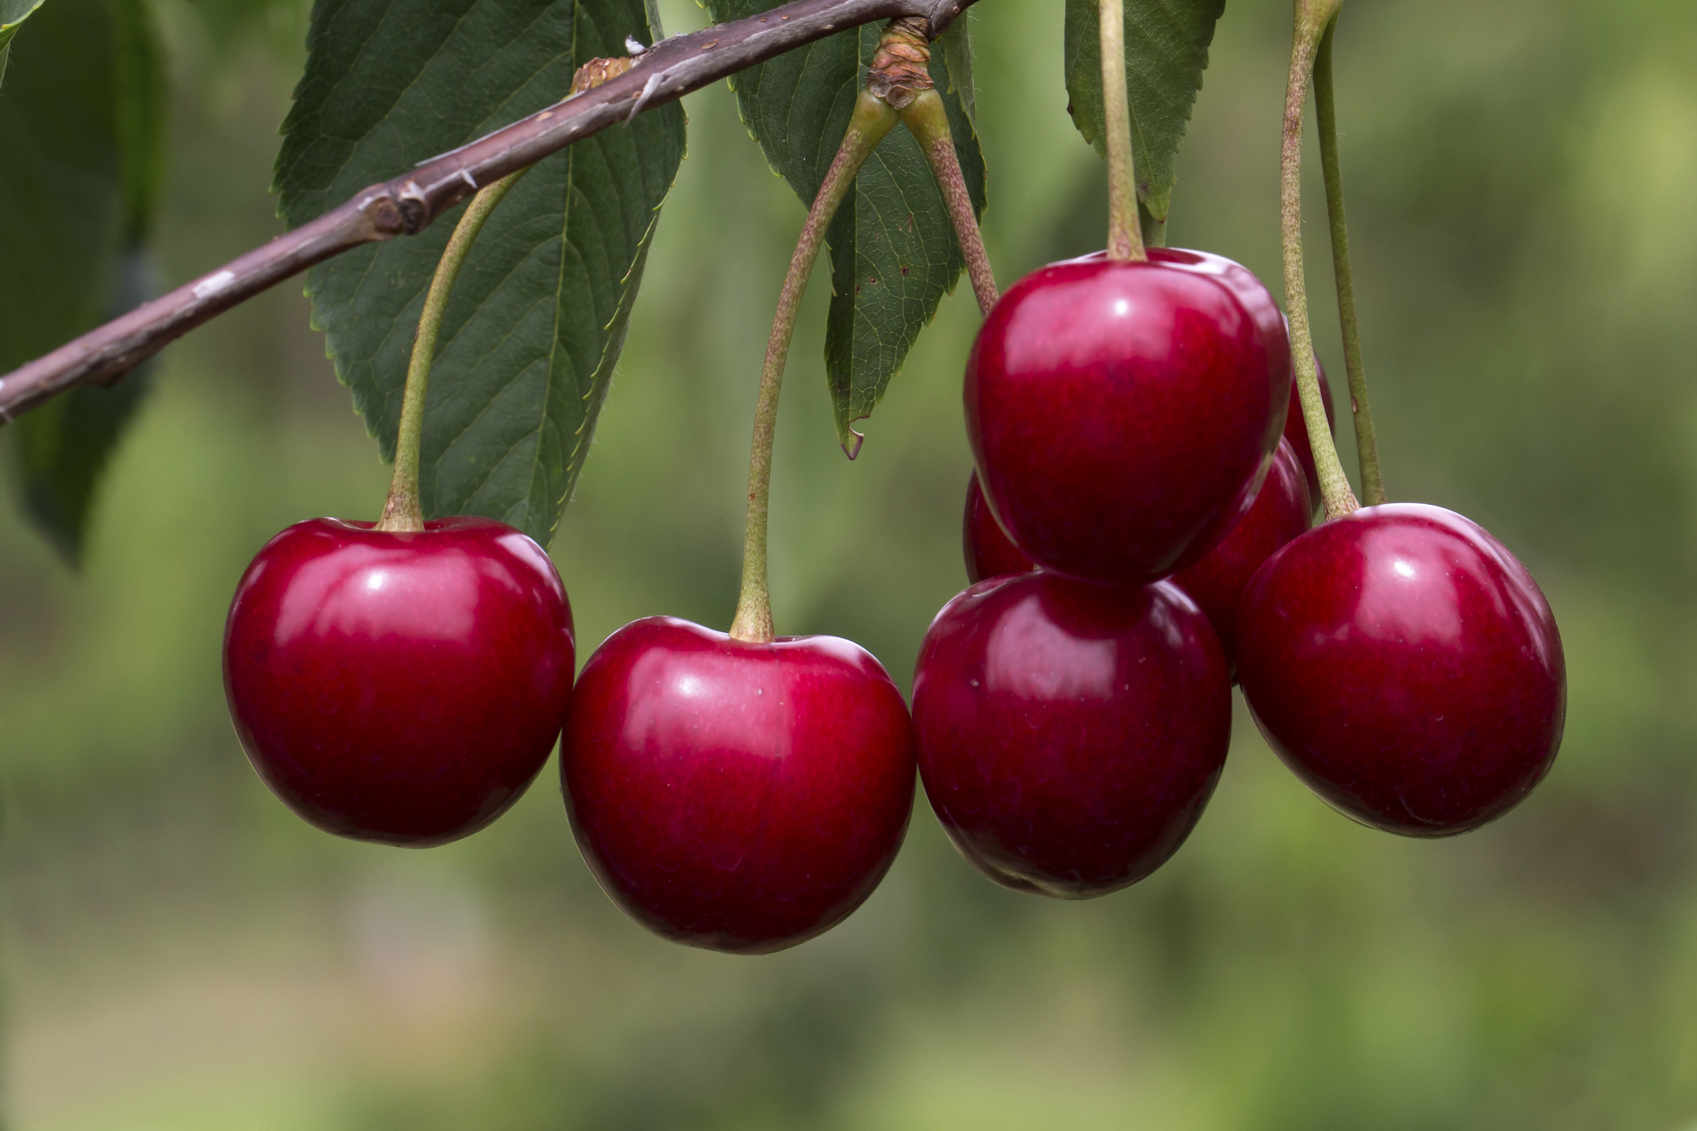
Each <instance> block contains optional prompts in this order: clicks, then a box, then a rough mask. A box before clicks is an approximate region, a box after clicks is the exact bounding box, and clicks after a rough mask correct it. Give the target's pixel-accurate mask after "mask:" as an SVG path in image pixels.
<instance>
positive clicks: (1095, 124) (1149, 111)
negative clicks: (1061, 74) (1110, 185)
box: [1065, 0, 1226, 222]
mask: <svg viewBox="0 0 1697 1131" xmlns="http://www.w3.org/2000/svg"><path fill="white" fill-rule="evenodd" d="M1225 7H1226V0H1125V75H1126V93H1127V96H1128V98H1129V101H1130V102H1131V145H1132V161H1133V163H1134V164H1135V166H1136V168H1137V195H1138V197H1139V199H1141V200H1142V202H1143V206H1144V208H1146V209H1147V210H1148V211H1149V214H1150V215H1151V216H1153V217H1154V218H1155V219H1156V220H1158V221H1161V222H1165V221H1166V218H1167V209H1168V206H1169V205H1170V204H1171V202H1172V195H1173V182H1174V180H1175V179H1176V176H1177V173H1176V161H1177V158H1178V147H1179V143H1180V142H1182V141H1183V140H1184V130H1185V127H1186V126H1187V125H1189V124H1190V109H1191V107H1192V106H1193V105H1195V103H1196V94H1197V92H1198V91H1199V90H1201V89H1202V72H1203V71H1204V70H1206V69H1207V67H1208V45H1209V44H1210V43H1212V42H1213V41H1214V23H1215V21H1216V20H1218V19H1219V18H1220V15H1221V13H1223V12H1224V11H1225ZM1065 58H1066V84H1067V94H1068V96H1069V97H1070V98H1071V100H1072V101H1071V104H1070V106H1069V107H1068V108H1069V109H1070V110H1071V112H1072V120H1073V124H1074V125H1076V126H1077V127H1078V131H1079V132H1080V133H1082V134H1083V135H1084V140H1085V141H1088V142H1089V143H1090V144H1091V145H1093V146H1095V147H1096V152H1097V153H1099V154H1102V155H1104V156H1106V154H1107V138H1106V135H1105V133H1104V132H1103V124H1102V117H1103V111H1102V38H1101V23H1100V17H1099V16H1098V10H1097V5H1096V0H1067V10H1066V55H1065Z"/></svg>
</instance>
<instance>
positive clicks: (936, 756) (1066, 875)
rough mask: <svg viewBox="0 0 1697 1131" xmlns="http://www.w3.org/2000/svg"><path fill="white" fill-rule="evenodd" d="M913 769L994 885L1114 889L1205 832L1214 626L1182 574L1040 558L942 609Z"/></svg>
mask: <svg viewBox="0 0 1697 1131" xmlns="http://www.w3.org/2000/svg"><path fill="white" fill-rule="evenodd" d="M913 720H914V734H915V736H916V738H917V740H918V745H919V772H920V776H921V778H922V779H923V780H924V782H925V793H926V796H928V797H929V798H930V800H931V807H932V809H934V810H935V811H936V814H937V819H938V820H939V821H941V822H942V825H943V828H944V829H945V830H946V831H947V832H948V835H949V838H950V839H951V840H952V841H954V843H955V847H956V848H958V849H959V850H960V852H961V854H962V855H963V856H965V857H966V858H967V860H969V861H970V862H971V863H972V864H973V865H975V866H976V867H977V868H978V869H979V870H980V871H982V872H983V873H984V874H985V875H987V876H989V877H990V878H991V879H993V880H995V881H996V882H997V883H1000V884H1004V885H1006V886H1008V887H1011V888H1014V889H1016V890H1020V891H1028V892H1035V893H1039V894H1042V895H1049V896H1055V897H1058V898H1062V899H1084V898H1088V897H1091V896H1097V895H1103V894H1106V893H1107V892H1111V891H1115V890H1117V889H1119V888H1122V887H1125V886H1126V885H1128V884H1132V883H1135V882H1137V881H1138V880H1140V879H1142V878H1143V877H1144V876H1147V875H1148V874H1149V873H1150V872H1153V871H1154V870H1155V869H1156V868H1158V867H1160V866H1161V864H1162V863H1164V862H1165V861H1166V860H1167V859H1168V858H1169V857H1170V856H1172V854H1173V853H1174V852H1176V851H1177V850H1178V847H1179V845H1181V844H1183V843H1184V839H1185V837H1187V836H1189V835H1190V830H1191V829H1192V828H1193V827H1194V826H1195V824H1196V821H1197V819H1198V818H1199V817H1200V816H1201V815H1202V810H1203V807H1204V806H1206V805H1207V803H1208V798H1209V797H1210V796H1211V795H1212V794H1213V792H1214V785H1215V783H1216V782H1217V781H1218V780H1219V777H1220V771H1221V769H1222V768H1223V767H1224V765H1225V759H1226V748H1227V746H1229V745H1230V743H1231V685H1230V682H1229V681H1228V679H1227V676H1226V662H1225V657H1224V656H1223V655H1222V654H1221V652H1220V646H1219V643H1218V641H1216V640H1215V638H1214V630H1213V629H1212V628H1210V627H1209V626H1208V619H1207V618H1206V617H1205V616H1203V615H1202V612H1201V610H1199V609H1198V608H1197V607H1196V605H1195V603H1194V602H1192V601H1191V600H1190V598H1188V597H1186V596H1185V595H1184V594H1183V593H1182V592H1181V591H1180V590H1178V589H1177V588H1176V587H1174V586H1173V585H1172V584H1171V583H1168V582H1160V583H1157V584H1154V585H1150V586H1135V587H1129V588H1114V587H1108V586H1098V585H1090V584H1086V583H1083V582H1077V581H1071V580H1069V579H1066V578H1063V577H1060V576H1058V575H1056V574H1053V573H1050V572H1048V571H1047V570H1039V571H1037V572H1035V573H1026V574H1016V575H1012V576H1007V577H999V578H993V579H991V580H989V581H981V582H979V583H978V584H977V585H974V586H972V587H971V588H969V589H967V590H966V591H965V592H964V593H961V594H960V595H959V596H957V597H955V599H954V600H952V601H950V602H949V603H948V604H947V605H945V606H944V607H943V611H942V612H940V613H938V614H937V619H936V620H935V621H933V622H932V625H931V629H930V631H929V632H927V633H926V635H925V643H924V644H923V645H922V646H921V649H920V653H919V662H918V666H917V668H916V670H915V674H914V681H913Z"/></svg>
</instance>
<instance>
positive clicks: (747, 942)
mask: <svg viewBox="0 0 1697 1131" xmlns="http://www.w3.org/2000/svg"><path fill="white" fill-rule="evenodd" d="M561 749H562V756H561V758H560V769H561V775H562V782H563V784H564V787H565V796H566V807H567V810H568V812H569V813H570V815H571V821H572V829H573V831H574V832H575V833H576V835H577V841H578V845H579V846H580V847H581V848H582V849H583V853H584V856H585V858H586V859H587V860H588V861H589V864H590V867H591V869H592V870H593V871H594V873H595V875H596V878H597V879H599V880H600V882H601V886H602V888H603V889H605V890H606V892H607V894H608V895H609V896H610V897H612V899H613V901H614V902H615V903H617V904H618V905H619V906H620V907H622V908H623V909H624V910H625V911H626V912H627V913H629V914H630V915H631V917H632V918H634V919H636V920H637V921H638V922H640V923H642V924H643V925H644V926H647V927H648V928H650V929H651V930H653V931H655V932H657V933H658V934H661V935H663V936H665V937H666V938H669V939H673V940H675V941H677V942H682V943H688V944H690V945H692V946H700V947H708V948H711V949H714V950H723V951H731V952H734V953H741V954H764V953H768V952H770V951H774V950H782V949H783V948H785V947H788V946H794V945H795V944H796V943H799V942H803V941H805V940H807V939H809V938H812V937H813V936H814V935H817V934H819V933H820V932H822V931H825V930H827V929H829V928H830V927H832V926H834V925H836V924H837V923H839V922H841V921H842V920H843V919H844V918H845V917H847V916H848V914H849V913H850V912H852V911H853V910H854V909H855V908H857V907H859V906H860V904H861V903H862V902H863V901H864V900H865V899H866V897H867V896H868V895H870V894H871V893H872V889H873V888H875V887H877V886H878V881H879V880H880V879H882V878H883V876H884V873H885V871H886V870H888V869H889V867H890V862H891V861H892V860H894V859H895V856H896V850H897V849H899V848H900V847H901V842H902V837H903V835H904V834H905V832H906V829H907V821H908V815H909V813H910V812H911V810H912V808H913V787H914V760H913V729H912V724H911V722H910V721H909V718H908V713H907V704H905V703H904V702H903V701H902V697H901V693H900V692H899V691H897V690H896V687H895V684H893V683H891V682H890V677H889V675H888V674H886V673H885V671H884V668H883V667H882V666H881V665H880V664H879V663H878V661H877V660H875V659H874V658H873V657H872V656H871V654H870V653H868V652H867V651H865V650H864V649H862V648H860V647H859V646H857V645H855V644H851V643H850V642H848V641H847V640H841V639H838V638H837V637H834V636H804V637H794V638H789V637H779V638H778V639H776V640H774V641H772V642H770V643H766V644H756V643H750V642H745V641H741V640H737V639H734V638H732V637H730V636H727V635H726V634H725V633H722V632H715V631H713V630H711V629H707V628H703V627H701V626H700V625H697V624H691V623H690V622H688V621H683V620H677V619H674V618H671V617H649V618H646V619H644V620H639V621H635V622H633V623H631V624H628V625H626V626H625V627H624V628H621V629H620V630H619V631H618V632H616V633H614V634H613V635H612V636H610V637H608V638H607V641H606V642H605V643H604V644H602V645H601V647H600V648H598V649H596V651H595V654H594V655H593V656H591V657H590V659H589V662H588V663H587V664H585V665H584V669H583V675H582V677H581V678H580V679H579V680H578V686H577V690H576V691H575V692H574V693H573V696H572V708H571V713H570V716H569V718H568V719H567V722H566V731H565V740H564V742H563V744H562V748H561Z"/></svg>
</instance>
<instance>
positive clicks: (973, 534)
mask: <svg viewBox="0 0 1697 1131" xmlns="http://www.w3.org/2000/svg"><path fill="white" fill-rule="evenodd" d="M961 551H962V555H963V556H964V557H965V559H966V579H967V580H968V581H972V582H977V581H983V580H984V579H985V578H989V577H1000V576H1002V575H1003V574H1004V573H1030V572H1031V571H1032V570H1034V569H1036V568H1037V563H1036V562H1034V561H1032V560H1031V559H1030V557H1028V556H1027V555H1026V553H1025V551H1024V550H1022V549H1020V548H1019V547H1018V546H1016V545H1014V544H1013V541H1012V540H1011V539H1010V538H1009V537H1008V536H1007V534H1006V532H1004V531H1003V530H1002V528H1001V527H1000V526H998V525H997V524H996V516H995V515H993V514H991V513H990V504H989V503H987V502H985V501H984V489H983V488H982V487H980V486H979V485H978V473H977V472H974V473H973V474H972V475H971V476H969V477H968V478H967V481H966V513H965V515H964V516H963V517H962V521H961Z"/></svg>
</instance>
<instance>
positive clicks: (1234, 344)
mask: <svg viewBox="0 0 1697 1131" xmlns="http://www.w3.org/2000/svg"><path fill="white" fill-rule="evenodd" d="M1190 254H1191V253H1184V252H1176V251H1175V252H1169V253H1167V256H1166V258H1164V259H1162V260H1161V261H1158V262H1157V261H1151V262H1148V263H1119V262H1109V261H1107V260H1105V259H1086V260H1072V261H1068V262H1064V263H1054V264H1050V265H1049V266H1047V267H1043V268H1040V269H1039V270H1037V271H1035V272H1033V273H1032V274H1030V275H1028V276H1026V277H1025V278H1024V279H1022V280H1020V281H1019V282H1018V283H1015V284H1014V286H1013V287H1011V288H1010V289H1009V290H1008V293H1007V294H1006V295H1004V296H1003V297H1002V299H1001V301H1000V302H998V303H997V304H996V306H995V308H994V309H993V310H991V312H990V315H989V317H988V318H986V319H985V322H984V325H983V327H982V328H981V329H980V330H979V333H978V337H977V339H976V341H975V342H974V343H973V348H972V353H971V355H970V357H969V358H968V361H967V368H966V380H965V385H964V401H965V408H966V423H967V435H968V438H969V439H970V440H971V442H972V449H973V455H974V457H975V459H976V461H977V467H978V477H979V482H980V484H981V486H982V487H983V490H984V493H985V495H986V497H987V498H988V499H989V501H990V503H991V505H992V506H993V507H994V509H995V513H996V516H997V518H998V519H999V520H1000V521H1001V523H1002V526H1003V527H1004V529H1006V531H1007V533H1008V534H1009V535H1010V536H1011V538H1012V539H1013V541H1014V543H1015V544H1016V545H1018V546H1019V547H1020V548H1021V549H1022V550H1024V551H1025V552H1026V553H1027V554H1028V555H1029V556H1030V557H1031V558H1032V559H1033V560H1034V561H1037V562H1038V563H1040V564H1042V565H1043V566H1045V567H1046V568H1050V569H1053V570H1055V571H1057V572H1061V573H1064V574H1067V575H1069V576H1073V577H1077V578H1080V579H1083V580H1089V581H1098V582H1104V583H1111V584H1141V583H1144V582H1148V581H1152V580H1154V579H1156V578H1159V577H1163V576H1165V575H1167V574H1169V573H1172V572H1173V571H1175V570H1178V569H1182V568H1183V567H1184V566H1186V565H1188V564H1189V563H1190V562H1192V561H1195V560H1197V559H1199V558H1201V557H1202V555H1204V554H1206V553H1207V552H1208V550H1209V549H1211V548H1212V547H1213V545H1214V543H1215V542H1217V541H1218V540H1219V539H1220V538H1221V537H1222V536H1224V534H1225V532H1226V530H1227V529H1229V528H1230V526H1231V525H1232V524H1233V523H1234V522H1236V521H1237V519H1238V518H1239V517H1240V516H1241V515H1242V514H1243V513H1244V512H1245V511H1246V510H1247V509H1248V507H1249V504H1250V501H1251V500H1252V498H1253V496H1254V492H1255V489H1256V487H1257V486H1258V485H1259V483H1260V479H1261V476H1262V475H1263V474H1265V472H1266V468H1267V465H1268V463H1269V462H1270V461H1271V458H1272V452H1273V447H1274V445H1275V444H1277V443H1278V438H1279V434H1280V431H1281V429H1282V428H1283V426H1284V417H1285V412H1286V405H1287V402H1288V398H1289V396H1290V375H1289V366H1288V364H1286V365H1285V366H1283V367H1279V366H1277V365H1274V364H1272V363H1270V362H1269V360H1268V356H1267V339H1266V333H1265V331H1264V330H1263V328H1262V326H1261V325H1260V324H1259V323H1258V322H1257V321H1256V319H1255V318H1254V317H1252V315H1251V314H1250V313H1249V312H1248V311H1247V310H1246V309H1245V307H1244V305H1243V303H1242V302H1241V301H1240V300H1239V298H1238V297H1237V295H1236V293H1235V292H1234V289H1233V287H1232V286H1231V285H1229V284H1228V282H1227V281H1225V280H1224V279H1223V278H1222V277H1221V276H1220V275H1218V274H1217V273H1211V272H1209V271H1206V270H1202V269H1200V268H1199V267H1197V266H1196V264H1187V263H1185V262H1181V261H1182V260H1183V257H1185V256H1187V255H1190ZM1193 258H1197V261H1198V263H1200V258H1199V257H1194V256H1193ZM1245 274H1247V273H1245Z"/></svg>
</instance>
